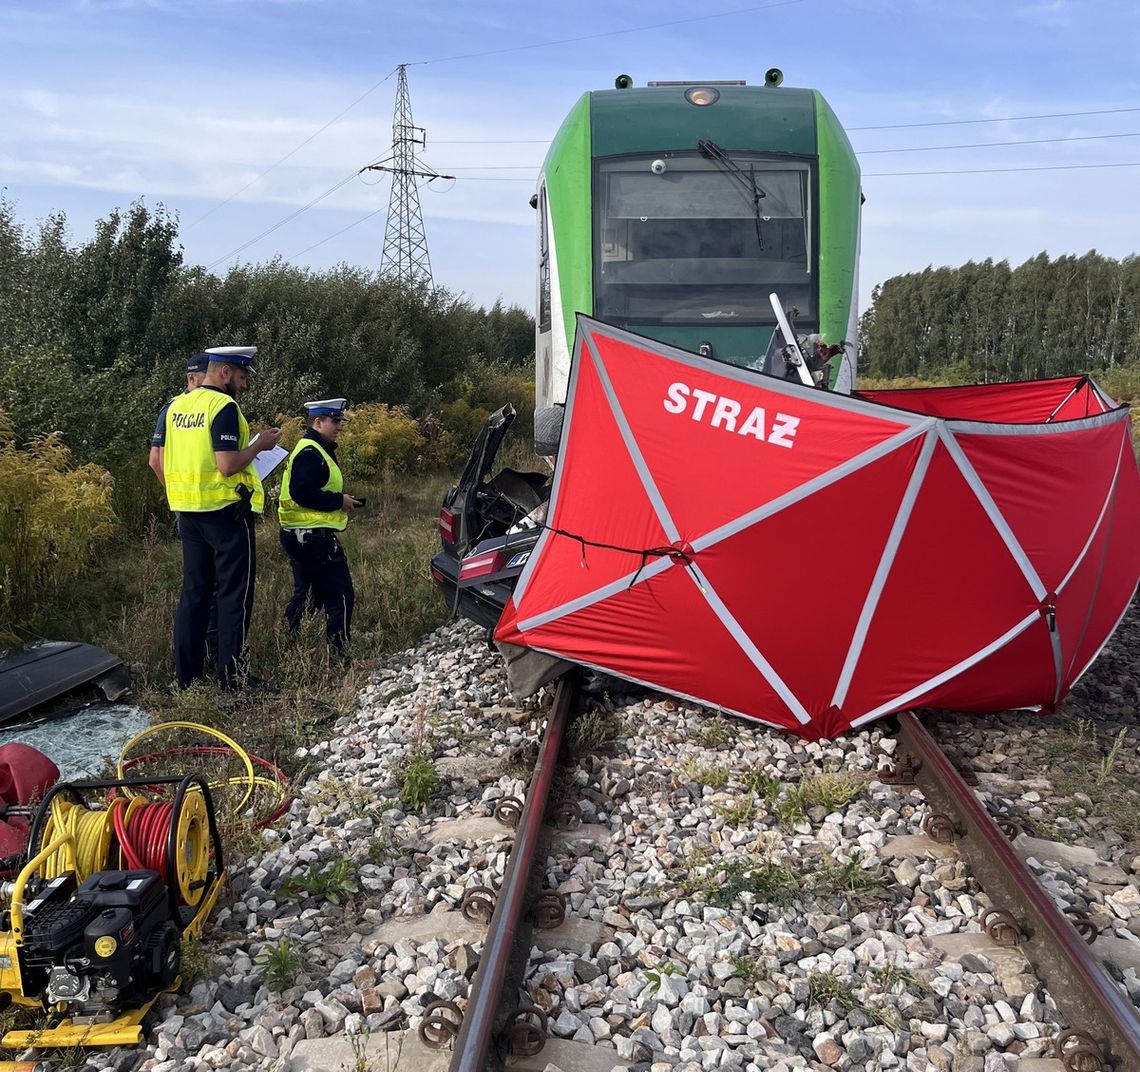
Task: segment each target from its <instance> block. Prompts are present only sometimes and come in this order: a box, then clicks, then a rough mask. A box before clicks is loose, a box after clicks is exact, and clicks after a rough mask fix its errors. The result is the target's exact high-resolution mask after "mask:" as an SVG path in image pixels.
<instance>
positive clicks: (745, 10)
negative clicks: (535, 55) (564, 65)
mask: <svg viewBox="0 0 1140 1072" xmlns="http://www.w3.org/2000/svg"><path fill="white" fill-rule="evenodd" d="M803 2H804V0H773V2H772V3H768V4H757V5H756V6H755V7H739V8H734V9H733V10H732V11H717V12H713V13H711V14H708V15H693V16H692V17H691V18H687V19H674V20H672V21H671V22H654V23H650V24H649V25H646V26H631V27H630V28H629V29H628V30H605V31H603V32H601V33H594V34H584V35H582V36H581V37H563V38H561V39H560V40H558V41H540V42H538V43H536V44H532V45H512V46H510V47H509V48H493V49H489V50H488V51H486V52H465V53H463V54H461V55H458V56H441V57H439V58H438V59H434V60H417V61H416V62H415V63H409V64H406V66H408V67H426V66H428V64H432V63H453V62H455V61H456V60H474V59H480V58H482V57H483V56H502V55H504V54H505V53H507V52H526V51H528V50H529V49H534V48H553V47H554V46H555V45H573V44H577V43H578V42H579V41H597V40H598V39H599V38H602V37H620V36H621V35H622V34H631V33H642V32H643V31H645V30H663V29H666V28H668V27H670V26H685V25H687V24H688V23H690V22H707V21H708V20H709V19H727V18H731V17H732V16H733V15H751V14H752V13H753V12H755V11H768V10H770V9H771V8H774V7H790V6H791V5H793V4H802V3H803Z"/></svg>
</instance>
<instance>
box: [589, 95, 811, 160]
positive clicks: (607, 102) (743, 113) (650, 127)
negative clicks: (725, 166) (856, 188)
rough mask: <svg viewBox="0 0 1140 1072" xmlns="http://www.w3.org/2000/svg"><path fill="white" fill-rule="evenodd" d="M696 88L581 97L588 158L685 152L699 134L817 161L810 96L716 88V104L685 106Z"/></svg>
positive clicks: (735, 145) (725, 146)
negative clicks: (688, 91) (587, 130)
mask: <svg viewBox="0 0 1140 1072" xmlns="http://www.w3.org/2000/svg"><path fill="white" fill-rule="evenodd" d="M702 84H704V83H700V82H693V83H689V84H687V85H667V86H650V87H645V88H636V89H633V88H631V89H606V90H594V91H592V92H590V93H587V94H586V97H588V98H589V109H590V126H591V135H592V137H591V141H592V150H593V154H594V155H595V156H614V155H618V154H621V153H637V152H654V151H658V150H662V149H667V148H674V147H675V148H678V149H688V148H693V147H694V146H695V140H694V139H695V137H696V136H697V134H698V133H699V136H700V137H702V138H706V139H708V140H709V141H713V142H715V143H716V144H718V145H719V146H720V147H721V148H723V149H736V150H744V149H751V150H756V149H758V148H759V149H763V150H766V151H769V152H782V153H795V154H797V155H803V156H814V155H816V154H817V153H818V151H819V150H818V148H817V135H816V114H817V113H816V100H817V97H818V96H819V94H818V93H817V92H816V91H815V90H813V89H791V88H787V89H785V88H783V87H780V88H771V87H768V86H762V85H761V86H745V85H723V84H720V85H717V86H716V88H717V90H718V91H719V94H720V96H719V99H718V100H717V101H716V103H715V104H710V105H706V106H703V107H699V106H697V105H693V104H690V103H689V102H688V101H687V100H686V99H685V91H686V89H688V88H690V87H691V86H694V85H695V86H699V85H702Z"/></svg>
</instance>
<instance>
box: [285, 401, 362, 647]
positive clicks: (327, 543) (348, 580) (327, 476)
mask: <svg viewBox="0 0 1140 1072" xmlns="http://www.w3.org/2000/svg"><path fill="white" fill-rule="evenodd" d="M344 406H345V400H344V399H343V398H325V399H322V400H321V401H318V402H306V403H305V409H306V411H307V414H308V419H309V428H308V430H307V431H306V432H305V434H304V436H302V438H301V439H300V441H299V442H298V443H297V445H296V446H295V447H294V448H293V452H292V454H290V455H289V461H288V462H287V463H286V465H285V475H284V477H282V479H281V502H280V505H279V506H278V509H277V519H278V521H280V522H281V546H282V547H283V548H284V549H285V554H287V555H288V556H289V564H290V565H291V566H292V567H293V597H292V599H290V600H289V603H288V604H287V605H286V607H285V620H286V622H288V623H289V629H290V631H291V632H294V633H295V632H297V630H298V629H299V628H300V625H301V618H302V616H303V615H304V613H305V609H306V607H313V608H315V607H321V608H323V610H324V612H325V631H326V634H327V636H328V642H329V644H330V645H331V646H332V648H333V649H334V650H336V651H337V652H339V653H341V654H344V650H345V645H346V644H347V642H348V639H349V629H350V626H351V623H352V607H353V603H354V601H355V594H354V592H353V588H352V577H351V576H349V572H348V560H347V559H346V558H345V555H344V548H343V547H341V545H340V541H339V540H338V539H337V538H336V534H337V533H338V532H343V531H344V529H345V527H346V526H347V525H348V515H349V514H350V513H351V512H352V511H353V510H355V509H356V508H357V507H358V506H363V505H364V500H363V499H358V498H354V497H353V496H352V495H347V494H345V491H344V477H343V475H342V474H341V471H340V466H339V465H337V461H336V441H337V438H338V437H339V436H340V429H341V422H342V421H343V420H344Z"/></svg>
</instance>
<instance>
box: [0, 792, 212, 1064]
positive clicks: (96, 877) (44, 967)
mask: <svg viewBox="0 0 1140 1072" xmlns="http://www.w3.org/2000/svg"><path fill="white" fill-rule="evenodd" d="M107 791H111V792H112V793H113V795H112V796H111V797H110V798H109V799H108V796H107ZM224 878H225V864H224V857H223V855H222V842H221V837H220V835H219V834H218V827H217V821H216V819H215V816H214V806H213V802H212V800H211V798H210V790H209V787H208V786H207V784H206V782H205V781H204V780H203V779H202V778H200V777H199V776H197V775H193V774H191V775H186V776H185V777H182V778H177V777H148V778H135V779H119V780H115V781H86V782H64V783H59V784H57V785H55V786H53V787H52V788H51V789H50V790H49V791H48V793H47V795H46V796H45V798H44V800H43V802H42V803H41V804H40V806H39V808H38V809H37V811H36V813H35V816H34V818H33V820H32V823H31V826H30V830H29V838H28V849H27V862H26V863H25V864H24V866H23V868H21V870H20V872H19V874H18V875H17V876H16V878H15V880H14V881H11V882H5V883H2V884H0V905H6V907H5V908H4V912H3V916H2V927H0V1001H2V1002H4V1003H5V1004H8V1003H12V1002H14V1003H16V1004H18V1005H24V1006H31V1007H35V1008H38V1009H41V1010H42V1011H43V1012H44V1013H45V1014H46V1021H45V1023H44V1025H43V1026H41V1027H37V1028H35V1029H31V1030H20V1031H9V1032H8V1033H7V1034H6V1035H5V1036H4V1037H3V1039H2V1040H0V1045H3V1046H5V1047H25V1046H36V1047H55V1046H129V1045H133V1044H137V1043H138V1042H140V1041H141V1039H142V1035H143V1027H142V1023H143V1020H144V1018H145V1017H146V1015H147V1013H148V1012H149V1011H150V1009H151V1006H152V1005H153V1004H154V1002H155V1000H156V999H157V998H158V996H159V995H160V994H162V993H163V992H164V991H168V990H173V989H175V988H176V987H177V986H178V984H179V968H180V965H181V958H182V942H183V940H184V938H186V937H187V936H193V935H196V934H198V933H199V932H200V931H201V929H202V926H203V924H204V923H205V921H206V918H207V917H208V916H209V914H210V911H211V910H212V908H213V907H214V904H215V903H216V902H217V899H218V894H219V892H220V890H221V887H222V882H223V880H224Z"/></svg>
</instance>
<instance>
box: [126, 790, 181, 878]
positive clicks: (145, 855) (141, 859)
mask: <svg viewBox="0 0 1140 1072" xmlns="http://www.w3.org/2000/svg"><path fill="white" fill-rule="evenodd" d="M126 810H127V809H126V808H124V807H118V808H115V834H116V835H117V836H118V839H119V847H120V848H121V849H122V850H123V855H124V856H125V857H126V858H127V863H128V864H129V865H130V868H131V870H133V871H157V872H158V874H159V876H160V877H161V878H162V881H163V882H167V881H169V879H168V871H167V866H166V848H167V845H168V844H169V842H170V824H171V820H172V818H173V815H174V805H173V804H172V803H169V802H163V803H158V804H143V805H141V806H140V807H138V808H136V809H135V810H134V811H133V812H132V813H131V818H130V822H129V823H128V822H127V820H126V818H125V813H126Z"/></svg>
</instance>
